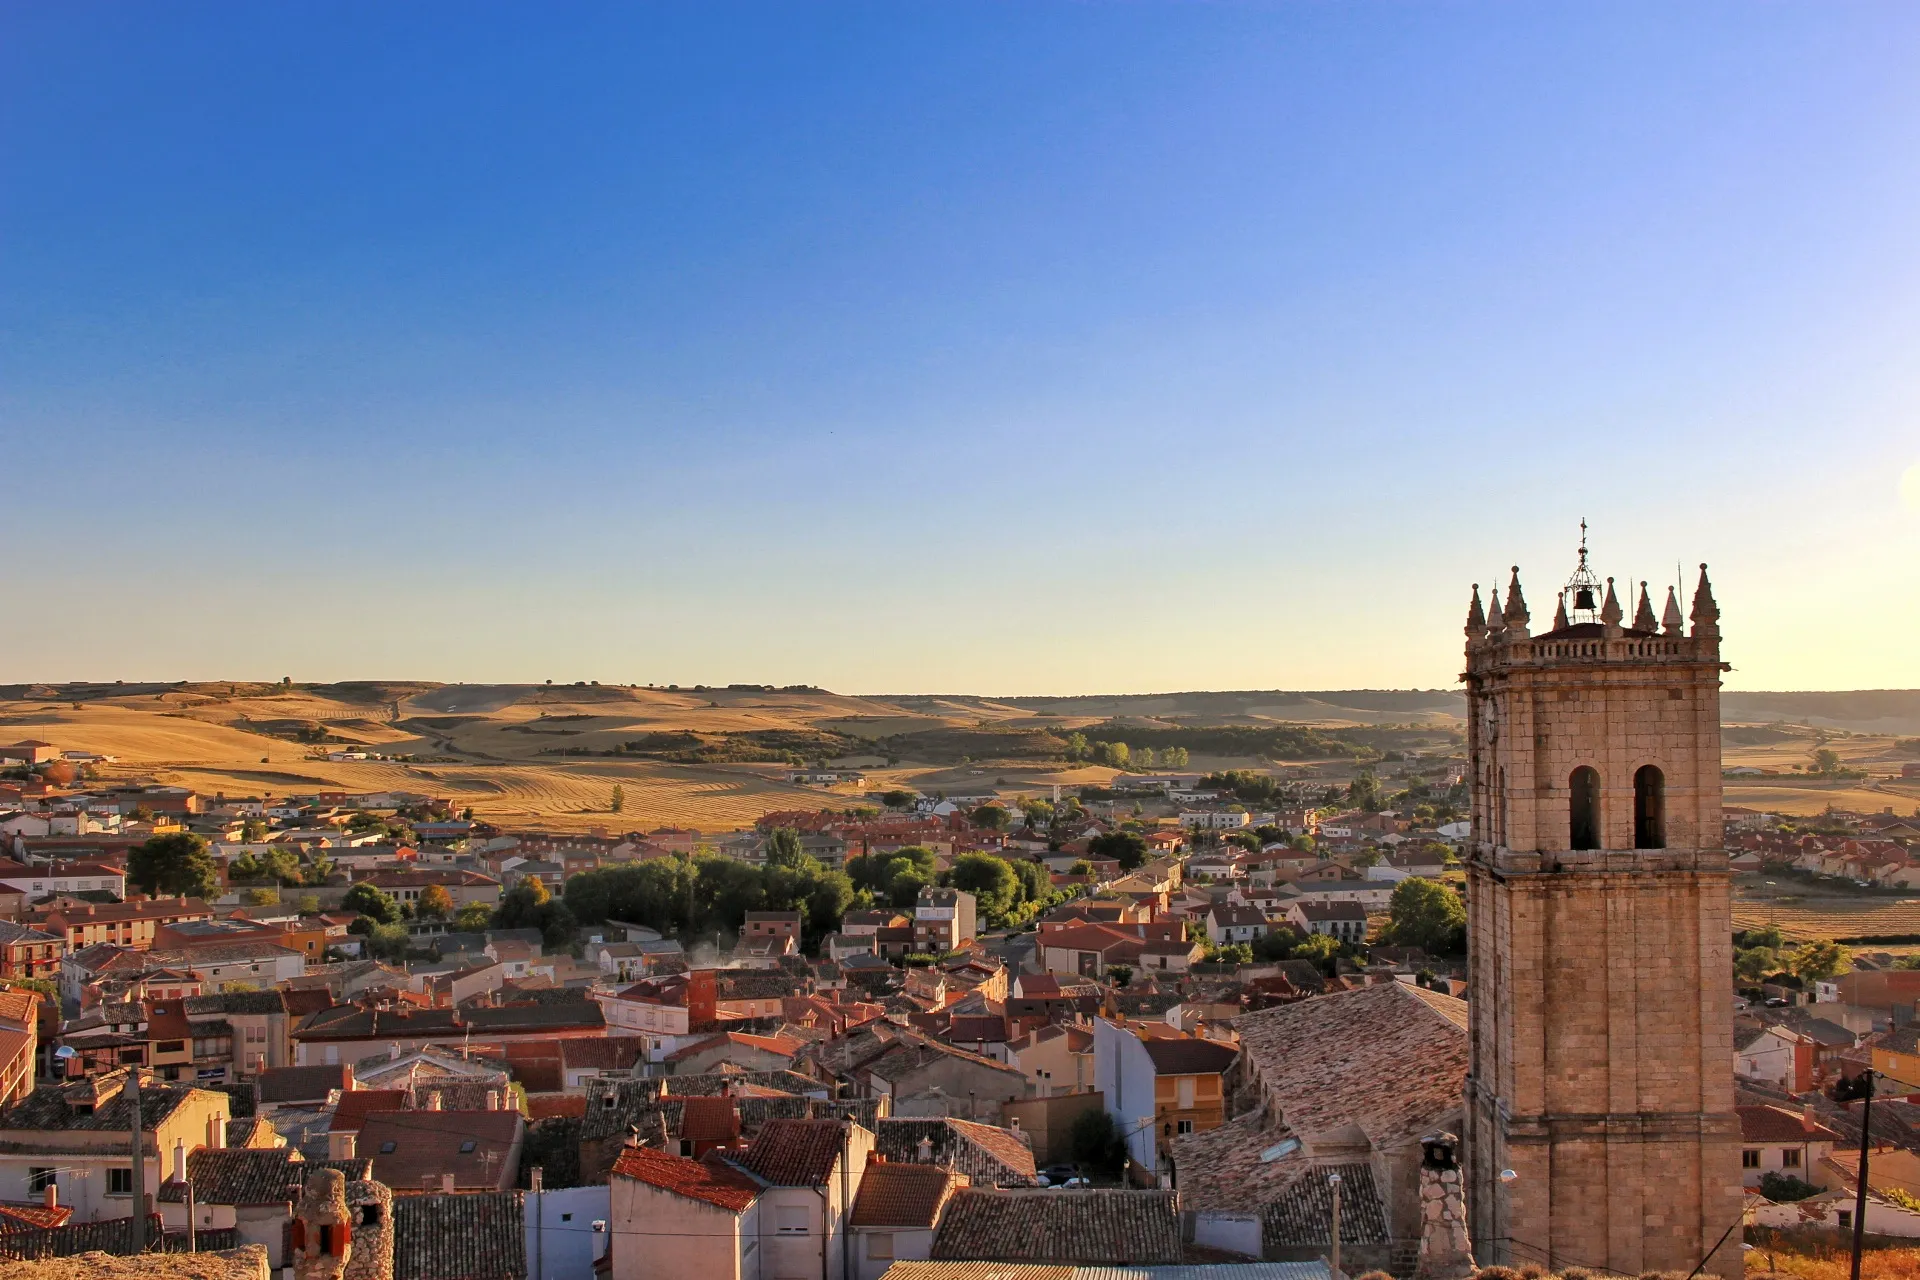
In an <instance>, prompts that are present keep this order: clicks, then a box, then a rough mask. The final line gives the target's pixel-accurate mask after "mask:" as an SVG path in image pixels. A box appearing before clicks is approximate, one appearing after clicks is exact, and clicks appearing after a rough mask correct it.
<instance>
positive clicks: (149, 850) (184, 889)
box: [127, 831, 220, 898]
mask: <svg viewBox="0 0 1920 1280" xmlns="http://www.w3.org/2000/svg"><path fill="white" fill-rule="evenodd" d="M127 879H128V881H129V882H131V883H132V884H133V885H134V886H135V887H136V888H138V889H139V890H140V891H141V892H142V893H147V894H151V895H153V896H154V897H186V898H211V897H214V896H215V895H216V894H218V893H219V892H220V869H219V868H218V867H216V866H215V865H214V861H213V855H212V854H210V853H208V852H207V842H206V841H205V840H203V839H201V838H200V837H199V836H196V835H193V834H191V833H188V832H184V831H181V832H172V833H169V834H167V835H160V836H154V837H152V838H151V839H149V840H147V841H146V842H145V843H143V844H141V845H138V846H137V847H135V849H134V850H133V852H132V853H130V854H128V855H127Z"/></svg>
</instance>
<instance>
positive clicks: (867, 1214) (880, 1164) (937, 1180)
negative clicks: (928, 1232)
mask: <svg viewBox="0 0 1920 1280" xmlns="http://www.w3.org/2000/svg"><path fill="white" fill-rule="evenodd" d="M952 1182H953V1179H952V1178H951V1177H950V1176H949V1175H948V1173H947V1171H946V1170H945V1169H943V1168H940V1167H939V1166H937V1165H931V1164H889V1163H887V1162H886V1161H885V1160H874V1159H871V1158H869V1159H868V1161H867V1169H866V1172H865V1173H864V1174H862V1175H861V1178H860V1193H859V1194H858V1195H856V1196H855V1197H854V1199H853V1216H852V1218H851V1219H850V1222H851V1225H853V1226H856V1227H921V1228H927V1227H932V1226H933V1225H934V1224H935V1223H936V1222H938V1221H939V1220H940V1206H941V1205H943V1204H945V1203H946V1199H947V1192H948V1191H949V1190H950V1188H951V1186H952Z"/></svg>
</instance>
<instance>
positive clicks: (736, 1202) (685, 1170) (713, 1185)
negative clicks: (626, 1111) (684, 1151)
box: [613, 1147, 760, 1213]
mask: <svg viewBox="0 0 1920 1280" xmlns="http://www.w3.org/2000/svg"><path fill="white" fill-rule="evenodd" d="M613 1176H614V1177H616V1178H632V1179H633V1180H634V1181H636V1182H644V1183H646V1184H647V1185H648V1186H650V1187H658V1188H659V1189H660V1190H662V1191H668V1192H671V1193H673V1194H674V1195H676V1196H685V1197H686V1198H687V1199H689V1200H700V1201H703V1202H705V1203H707V1204H710V1205H714V1206H716V1207H718V1208H721V1209H727V1210H730V1211H731V1212H733V1213H744V1212H746V1210H747V1207H748V1206H749V1205H751V1204H752V1203H753V1202H754V1200H755V1198H756V1197H758V1196H759V1194H760V1185H759V1184H758V1183H757V1182H755V1181H754V1180H753V1179H752V1178H750V1177H748V1176H747V1175H746V1174H744V1173H741V1172H740V1171H739V1170H738V1169H734V1168H732V1167H730V1166H728V1165H726V1164H725V1163H723V1162H721V1161H718V1160H689V1159H687V1158H686V1157H685V1156H673V1155H668V1154H667V1153H666V1152H664V1151H655V1150H654V1149H653V1148H651V1147H623V1148H621V1151H620V1155H619V1158H618V1159H616V1160H615V1161H614V1162H613Z"/></svg>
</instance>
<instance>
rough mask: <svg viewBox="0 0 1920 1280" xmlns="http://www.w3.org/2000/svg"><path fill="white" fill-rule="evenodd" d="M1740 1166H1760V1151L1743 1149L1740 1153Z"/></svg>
mask: <svg viewBox="0 0 1920 1280" xmlns="http://www.w3.org/2000/svg"><path fill="white" fill-rule="evenodd" d="M1740 1167H1741V1168H1742V1169H1758V1168H1759V1167H1760V1153H1759V1152H1758V1151H1742V1152H1741V1153H1740Z"/></svg>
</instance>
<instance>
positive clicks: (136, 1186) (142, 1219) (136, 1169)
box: [126, 1065, 1858, 1280]
mask: <svg viewBox="0 0 1920 1280" xmlns="http://www.w3.org/2000/svg"><path fill="white" fill-rule="evenodd" d="M126 1094H127V1097H128V1098H129V1099H130V1100H131V1101H132V1103H133V1224H132V1230H131V1231H130V1232H129V1233H128V1240H129V1242H130V1243H131V1244H132V1246H133V1249H132V1251H133V1252H134V1253H136V1254H138V1253H145V1252H146V1251H147V1160H146V1152H145V1150H144V1149H143V1148H144V1147H145V1146H146V1139H145V1135H143V1134H142V1133H141V1132H140V1068H139V1066H138V1065H135V1066H132V1067H129V1068H128V1069H127V1088H126ZM1855 1280H1858V1277H1856V1278H1855Z"/></svg>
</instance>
